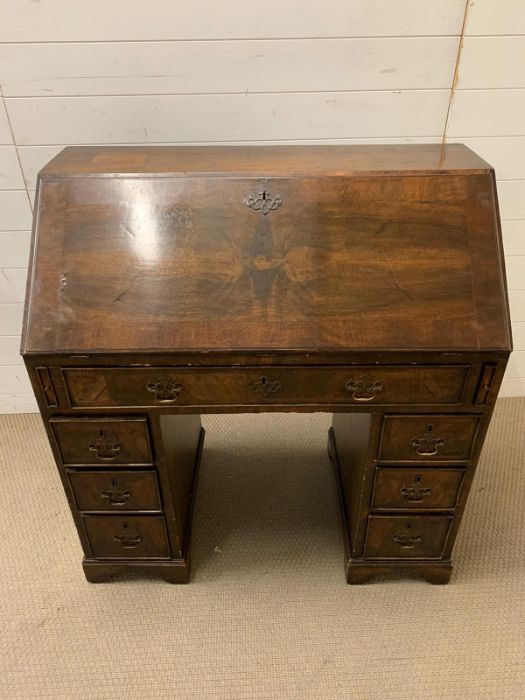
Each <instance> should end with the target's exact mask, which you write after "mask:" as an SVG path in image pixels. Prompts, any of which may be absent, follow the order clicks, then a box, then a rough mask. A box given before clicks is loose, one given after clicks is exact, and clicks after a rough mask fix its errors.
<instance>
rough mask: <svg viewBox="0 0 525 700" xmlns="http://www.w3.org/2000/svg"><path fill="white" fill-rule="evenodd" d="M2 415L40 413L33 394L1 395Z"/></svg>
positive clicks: (0, 409) (0, 407)
mask: <svg viewBox="0 0 525 700" xmlns="http://www.w3.org/2000/svg"><path fill="white" fill-rule="evenodd" d="M0 413H38V406H37V403H36V400H35V397H34V396H33V394H0Z"/></svg>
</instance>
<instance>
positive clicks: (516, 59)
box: [0, 36, 525, 95]
mask: <svg viewBox="0 0 525 700" xmlns="http://www.w3.org/2000/svg"><path fill="white" fill-rule="evenodd" d="M0 55H1V52H0ZM457 87H458V89H460V90H463V89H472V88H478V89H488V88H525V36H498V37H466V38H465V39H464V41H463V49H462V52H461V64H460V70H459V77H458V83H457ZM5 94H7V93H6V92H4V95H5Z"/></svg>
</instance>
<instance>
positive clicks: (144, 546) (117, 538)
mask: <svg viewBox="0 0 525 700" xmlns="http://www.w3.org/2000/svg"><path fill="white" fill-rule="evenodd" d="M82 522H83V523H84V528H85V530H86V534H87V537H88V540H89V543H90V545H91V550H92V552H93V556H94V557H95V558H97V559H169V556H170V548H169V544H168V535H167V532H166V523H165V521H164V518H163V517H162V516H156V515H144V516H132V515H130V516H126V517H118V516H116V515H107V516H105V515H83V516H82Z"/></svg>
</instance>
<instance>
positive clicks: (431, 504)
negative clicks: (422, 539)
mask: <svg viewBox="0 0 525 700" xmlns="http://www.w3.org/2000/svg"><path fill="white" fill-rule="evenodd" d="M463 475H464V471H463V470H462V469H426V468H423V469H417V468H413V467H412V468H409V469H397V468H394V467H379V468H378V469H377V470H376V477H375V482H374V490H373V493H372V502H371V507H372V508H373V509H374V510H413V509H419V510H438V509H441V510H449V509H452V508H454V507H455V505H456V501H457V499H458V493H459V489H460V486H461V482H462V481H463Z"/></svg>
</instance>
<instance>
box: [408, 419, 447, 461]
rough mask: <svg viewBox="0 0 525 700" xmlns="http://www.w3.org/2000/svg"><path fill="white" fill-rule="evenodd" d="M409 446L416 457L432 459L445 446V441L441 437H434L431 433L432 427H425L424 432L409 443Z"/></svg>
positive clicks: (429, 425)
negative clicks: (415, 453)
mask: <svg viewBox="0 0 525 700" xmlns="http://www.w3.org/2000/svg"><path fill="white" fill-rule="evenodd" d="M410 446H411V447H413V448H414V450H415V451H416V452H417V454H418V455H421V456H422V457H432V456H433V455H436V454H437V453H438V452H439V449H440V448H441V447H444V446H445V441H444V440H443V438H441V437H436V435H434V433H433V431H432V425H431V424H430V423H429V424H428V425H427V429H426V432H425V433H423V435H418V436H416V437H414V438H412V440H411V441H410Z"/></svg>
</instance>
